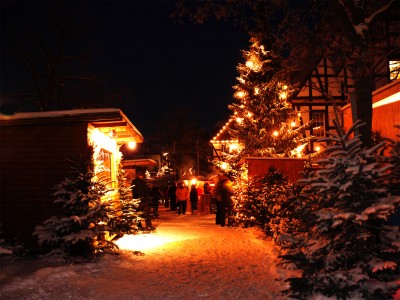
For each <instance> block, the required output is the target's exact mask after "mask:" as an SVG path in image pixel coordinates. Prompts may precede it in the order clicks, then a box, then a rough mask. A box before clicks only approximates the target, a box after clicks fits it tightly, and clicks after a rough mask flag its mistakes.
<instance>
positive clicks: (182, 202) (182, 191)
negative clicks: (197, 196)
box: [175, 181, 189, 215]
mask: <svg viewBox="0 0 400 300" xmlns="http://www.w3.org/2000/svg"><path fill="white" fill-rule="evenodd" d="M175 194H176V201H177V204H178V215H180V214H183V215H184V214H186V206H187V201H188V198H189V189H188V188H187V186H186V185H185V184H184V183H183V181H181V182H179V185H178V188H177V189H176V192H175Z"/></svg>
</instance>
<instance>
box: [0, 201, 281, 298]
mask: <svg viewBox="0 0 400 300" xmlns="http://www.w3.org/2000/svg"><path fill="white" fill-rule="evenodd" d="M214 217H215V215H191V214H187V215H185V216H178V215H176V213H174V212H171V211H166V210H165V209H164V208H160V218H159V219H158V220H157V222H155V225H156V227H157V230H156V232H155V233H152V234H151V235H150V236H147V235H144V236H142V237H141V238H142V241H141V242H138V243H139V244H137V245H136V246H135V247H134V248H133V249H135V250H140V251H142V252H143V253H144V255H135V254H134V252H133V251H130V250H124V251H121V253H120V255H106V256H104V257H102V258H101V259H100V260H99V261H97V262H93V263H86V264H79V265H69V266H63V265H58V266H57V265H55V264H54V263H53V264H52V265H51V266H49V265H48V264H47V265H46V264H44V263H45V262H46V261H45V262H43V265H40V262H38V261H35V262H32V266H31V268H32V270H31V272H30V273H29V272H28V270H25V275H22V274H21V273H20V272H19V268H21V266H18V265H14V266H13V267H8V268H5V270H1V271H0V299H285V297H282V296H281V295H280V294H279V291H280V290H282V289H284V288H285V283H284V282H283V281H282V279H284V276H285V274H286V273H287V272H288V271H287V270H282V269H278V268H277V267H276V266H275V264H274V261H275V257H276V254H275V253H274V250H273V248H272V243H271V242H270V241H268V240H265V239H263V236H264V235H263V233H262V232H261V231H260V230H258V229H256V228H247V229H245V228H228V227H220V226H217V225H215V224H214V223H215V219H214ZM138 238H139V237H138V236H135V237H133V238H132V240H137V239H138ZM129 240H130V237H126V238H124V239H123V240H122V241H121V240H120V242H121V244H122V242H124V241H125V242H126V241H129ZM143 240H144V241H148V242H154V243H155V244H154V246H153V247H149V248H146V247H144V246H146V244H147V243H146V244H145V243H144V242H143ZM122 246H123V244H122ZM47 263H49V262H48V261H47ZM26 273H28V274H26Z"/></svg>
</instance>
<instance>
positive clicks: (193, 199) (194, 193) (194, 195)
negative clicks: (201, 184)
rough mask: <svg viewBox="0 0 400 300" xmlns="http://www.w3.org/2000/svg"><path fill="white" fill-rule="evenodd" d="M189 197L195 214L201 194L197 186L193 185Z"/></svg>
mask: <svg viewBox="0 0 400 300" xmlns="http://www.w3.org/2000/svg"><path fill="white" fill-rule="evenodd" d="M189 197H190V204H191V208H192V214H194V211H195V210H197V202H198V201H199V194H198V191H197V188H196V185H195V184H192V187H191V189H190V195H189Z"/></svg>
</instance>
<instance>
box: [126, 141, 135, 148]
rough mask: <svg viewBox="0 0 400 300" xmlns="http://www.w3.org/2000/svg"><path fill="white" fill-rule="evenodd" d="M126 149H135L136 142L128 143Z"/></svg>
mask: <svg viewBox="0 0 400 300" xmlns="http://www.w3.org/2000/svg"><path fill="white" fill-rule="evenodd" d="M128 147H129V149H131V150H133V149H135V148H136V142H135V141H130V142H129V143H128Z"/></svg>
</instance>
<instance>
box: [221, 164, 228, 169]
mask: <svg viewBox="0 0 400 300" xmlns="http://www.w3.org/2000/svg"><path fill="white" fill-rule="evenodd" d="M227 168H228V164H227V163H226V162H223V163H221V169H222V170H226V169H227Z"/></svg>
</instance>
